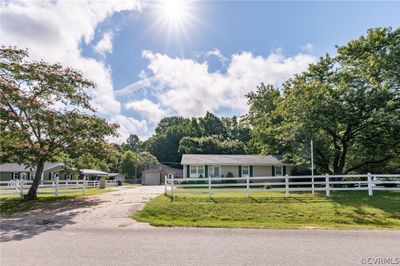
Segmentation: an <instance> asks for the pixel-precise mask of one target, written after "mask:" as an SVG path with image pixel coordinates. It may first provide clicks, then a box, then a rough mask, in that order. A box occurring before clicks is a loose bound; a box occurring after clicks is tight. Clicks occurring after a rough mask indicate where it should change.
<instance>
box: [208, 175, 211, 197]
mask: <svg viewBox="0 0 400 266" xmlns="http://www.w3.org/2000/svg"><path fill="white" fill-rule="evenodd" d="M208 196H209V197H211V176H208Z"/></svg>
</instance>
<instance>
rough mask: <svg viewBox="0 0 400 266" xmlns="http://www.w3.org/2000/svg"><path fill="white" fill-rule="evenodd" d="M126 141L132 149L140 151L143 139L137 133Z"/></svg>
mask: <svg viewBox="0 0 400 266" xmlns="http://www.w3.org/2000/svg"><path fill="white" fill-rule="evenodd" d="M126 143H127V144H128V145H129V147H130V149H131V150H132V151H135V152H138V151H139V149H140V146H141V141H140V139H139V137H138V135H136V134H132V135H130V136H129V137H128V139H127V140H126Z"/></svg>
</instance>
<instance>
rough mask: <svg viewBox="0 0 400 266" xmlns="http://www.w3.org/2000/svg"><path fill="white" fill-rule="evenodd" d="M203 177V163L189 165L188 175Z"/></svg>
mask: <svg viewBox="0 0 400 266" xmlns="http://www.w3.org/2000/svg"><path fill="white" fill-rule="evenodd" d="M200 175H201V176H202V177H204V165H191V166H190V177H199V176H200Z"/></svg>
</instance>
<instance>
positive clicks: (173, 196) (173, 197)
mask: <svg viewBox="0 0 400 266" xmlns="http://www.w3.org/2000/svg"><path fill="white" fill-rule="evenodd" d="M171 196H172V200H174V199H175V194H174V175H172V176H171Z"/></svg>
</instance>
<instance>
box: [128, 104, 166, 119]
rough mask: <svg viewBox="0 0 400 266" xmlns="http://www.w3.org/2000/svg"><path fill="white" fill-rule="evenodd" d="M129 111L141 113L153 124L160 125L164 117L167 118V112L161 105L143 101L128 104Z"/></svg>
mask: <svg viewBox="0 0 400 266" xmlns="http://www.w3.org/2000/svg"><path fill="white" fill-rule="evenodd" d="M125 107H126V108H127V109H132V110H135V111H137V112H138V113H140V114H141V115H142V116H143V117H144V118H146V119H147V120H148V121H151V122H153V123H158V122H159V121H160V120H161V119H162V118H163V117H165V116H167V114H168V113H167V112H166V111H165V110H163V109H161V107H160V104H155V103H154V102H152V101H150V100H148V99H143V100H141V101H133V102H128V103H126V105H125Z"/></svg>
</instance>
